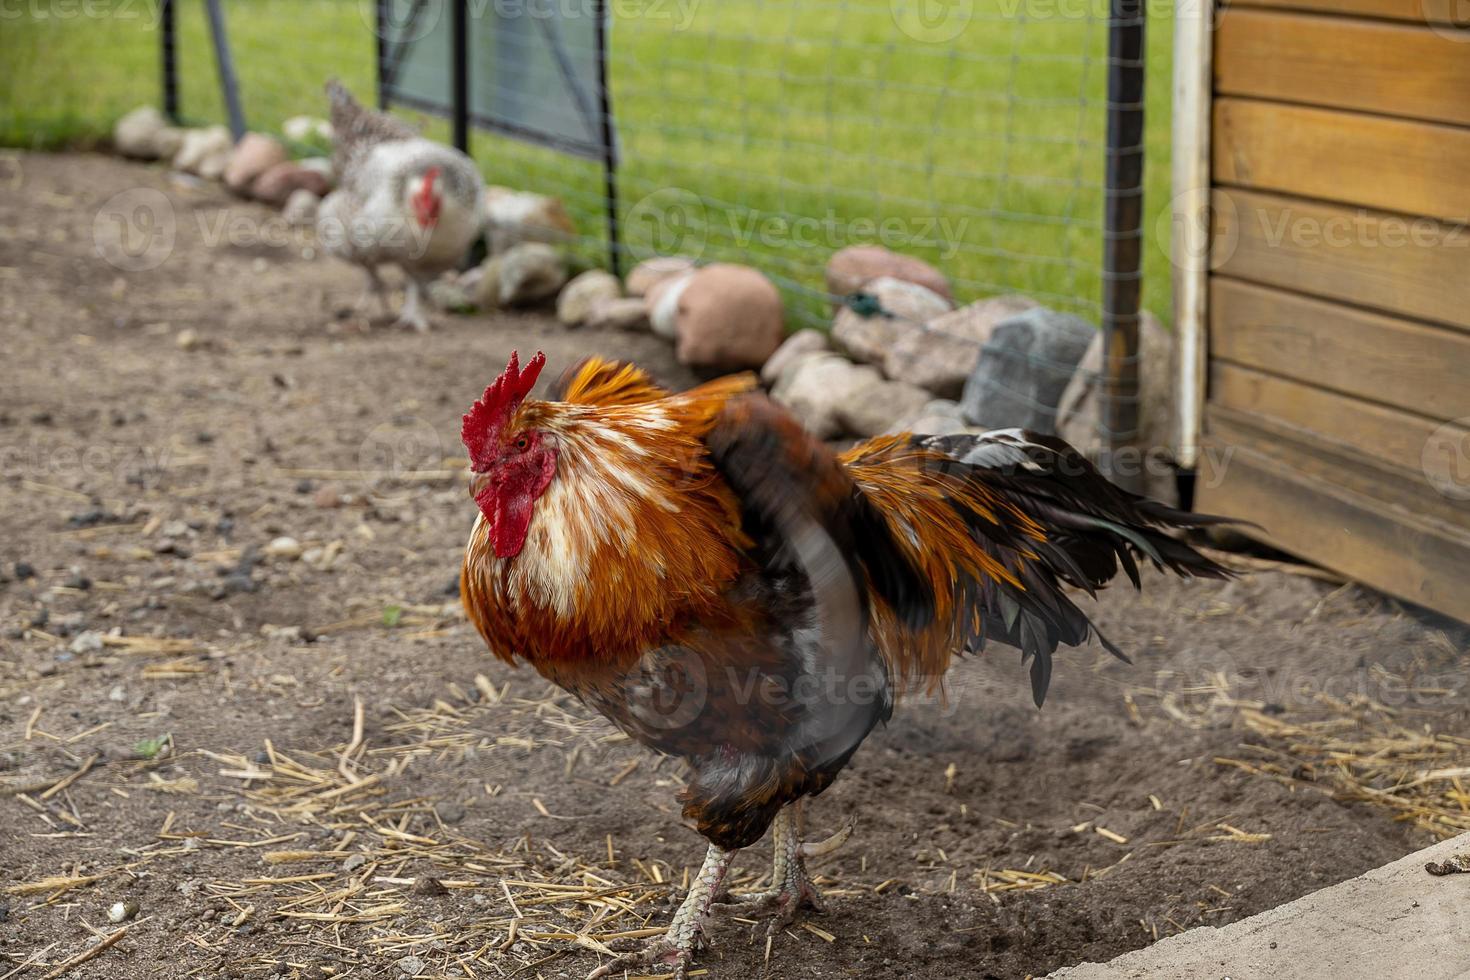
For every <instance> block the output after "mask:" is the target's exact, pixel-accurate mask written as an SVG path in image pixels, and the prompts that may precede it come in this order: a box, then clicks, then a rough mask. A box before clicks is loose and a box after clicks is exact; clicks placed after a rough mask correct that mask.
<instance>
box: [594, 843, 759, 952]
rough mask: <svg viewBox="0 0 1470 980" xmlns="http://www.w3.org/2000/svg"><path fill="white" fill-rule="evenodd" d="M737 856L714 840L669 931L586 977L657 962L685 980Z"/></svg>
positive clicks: (702, 943) (702, 942)
mask: <svg viewBox="0 0 1470 980" xmlns="http://www.w3.org/2000/svg"><path fill="white" fill-rule="evenodd" d="M734 857H735V852H734V851H725V850H721V849H720V848H718V847H716V846H714V845H713V844H711V845H710V848H709V852H708V853H707V854H706V855H705V858H704V866H703V867H702V868H700V869H699V874H698V875H697V876H696V877H695V879H694V882H693V883H692V884H691V885H690V886H689V894H688V895H687V896H686V897H685V899H684V904H682V905H680V906H679V911H677V912H675V913H674V920H673V921H672V922H670V923H669V931H668V932H667V933H665V934H664V936H663V937H662V938H661V939H656V940H654V941H653V942H651V943H649V944H648V945H647V946H645V947H643V948H642V949H640V950H637V951H636V952H632V953H624V954H623V955H621V956H618V957H615V958H613V959H611V960H609V961H608V962H606V963H604V964H602V965H601V966H599V967H598V968H597V969H595V970H593V971H592V972H591V973H589V974H587V980H600V978H602V977H609V976H613V975H614V974H617V973H620V972H622V971H625V970H629V969H631V968H633V967H648V966H655V965H661V966H672V967H673V968H674V980H686V978H687V977H688V975H689V964H690V963H692V962H693V961H694V954H695V952H696V951H697V950H698V949H699V948H700V947H701V946H702V945H704V941H703V940H704V923H705V920H706V919H708V918H709V911H710V906H711V905H712V904H713V903H714V898H715V895H716V894H717V893H718V892H719V891H720V889H721V886H722V885H723V884H724V882H725V872H726V871H728V870H730V862H731V861H732V860H733V859H734Z"/></svg>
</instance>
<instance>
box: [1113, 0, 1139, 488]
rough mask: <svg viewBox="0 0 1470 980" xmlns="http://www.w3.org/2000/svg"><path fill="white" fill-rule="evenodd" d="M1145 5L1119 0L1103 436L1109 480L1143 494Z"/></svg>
mask: <svg viewBox="0 0 1470 980" xmlns="http://www.w3.org/2000/svg"><path fill="white" fill-rule="evenodd" d="M1144 50H1145V49H1144V0H1111V8H1110V13H1109V17H1108V125H1107V174H1106V177H1105V184H1106V194H1105V202H1104V215H1103V295H1102V328H1103V364H1104V372H1105V374H1106V377H1105V378H1104V379H1103V384H1102V391H1103V392H1104V394H1105V398H1104V401H1103V406H1102V420H1103V429H1104V432H1103V435H1104V437H1105V447H1106V452H1105V457H1104V460H1103V462H1104V463H1105V464H1106V470H1107V472H1108V475H1109V476H1110V477H1112V479H1113V480H1114V481H1115V482H1117V483H1118V484H1119V485H1121V486H1122V487H1124V488H1125V489H1129V490H1133V491H1135V492H1136V491H1138V490H1140V489H1142V486H1143V477H1144V459H1143V455H1142V453H1141V451H1140V449H1139V447H1138V445H1137V442H1138V437H1139V425H1138V404H1139V398H1138V359H1139V356H1138V311H1139V292H1140V286H1141V284H1142V257H1143V150H1144V147H1143V138H1144V137H1143V103H1144V85H1143V83H1144Z"/></svg>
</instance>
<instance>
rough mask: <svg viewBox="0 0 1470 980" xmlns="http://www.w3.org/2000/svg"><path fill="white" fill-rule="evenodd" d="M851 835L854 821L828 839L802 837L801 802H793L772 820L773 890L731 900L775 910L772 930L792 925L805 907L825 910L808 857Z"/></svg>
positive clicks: (826, 851) (748, 906)
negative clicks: (808, 840) (809, 868)
mask: <svg viewBox="0 0 1470 980" xmlns="http://www.w3.org/2000/svg"><path fill="white" fill-rule="evenodd" d="M851 836H852V824H851V823H849V824H847V826H845V827H843V828H842V829H841V830H839V831H837V833H835V834H833V835H832V836H831V837H828V838H827V839H826V840H822V841H812V842H806V841H803V840H802V803H801V801H800V800H798V801H797V802H795V803H792V804H790V805H789V806H787V807H785V808H783V809H782V810H781V812H780V813H778V814H776V819H775V821H774V822H773V823H772V824H771V847H772V850H773V851H774V853H775V859H774V861H773V863H772V865H771V888H770V890H769V891H764V892H757V893H756V894H754V895H742V896H739V897H737V898H735V899H734V900H733V902H731V904H733V905H737V906H740V907H742V908H743V909H745V910H747V911H750V910H757V911H771V912H774V913H775V914H774V917H773V918H772V920H771V925H770V931H771V932H775V931H776V930H777V929H781V928H784V927H786V926H788V925H790V924H791V922H792V920H793V919H795V918H796V913H797V912H798V911H800V910H801V909H802V908H810V909H813V910H815V911H817V912H823V911H825V910H826V905H825V903H824V902H823V901H822V893H821V892H819V891H818V890H817V886H816V884H814V883H813V882H812V879H811V875H810V874H808V873H807V870H806V859H807V858H809V857H821V856H822V855H824V854H830V853H831V852H833V851H835V850H837V848H839V847H841V846H842V845H843V844H845V843H847V839H848V838H849V837H851Z"/></svg>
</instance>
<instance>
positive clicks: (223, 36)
mask: <svg viewBox="0 0 1470 980" xmlns="http://www.w3.org/2000/svg"><path fill="white" fill-rule="evenodd" d="M204 9H205V10H206V11H207V12H208V13H209V36H210V38H211V39H212V40H213V41H214V64H215V67H216V68H217V69H218V70H219V87H220V90H221V91H222V92H223V93H224V97H225V107H226V108H227V109H228V110H229V113H230V134H231V135H232V136H234V137H235V139H236V140H239V139H240V137H242V136H244V135H245V113H244V111H243V110H242V109H241V108H240V83H239V81H238V80H236V78H235V59H234V57H233V56H232V55H231V54H230V35H229V33H228V32H227V31H226V29H225V12H224V11H223V10H221V9H220V5H219V0H205V3H204Z"/></svg>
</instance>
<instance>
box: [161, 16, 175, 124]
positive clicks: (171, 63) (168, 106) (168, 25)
mask: <svg viewBox="0 0 1470 980" xmlns="http://www.w3.org/2000/svg"><path fill="white" fill-rule="evenodd" d="M177 31H178V17H177V11H176V10H175V9H174V0H162V2H161V3H160V4H159V6H158V35H159V56H160V58H161V59H162V65H161V67H162V69H163V114H164V115H165V116H167V117H168V121H169V122H172V123H177V122H178V121H179V56H178V48H177V47H176V44H177V40H178V34H177Z"/></svg>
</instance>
